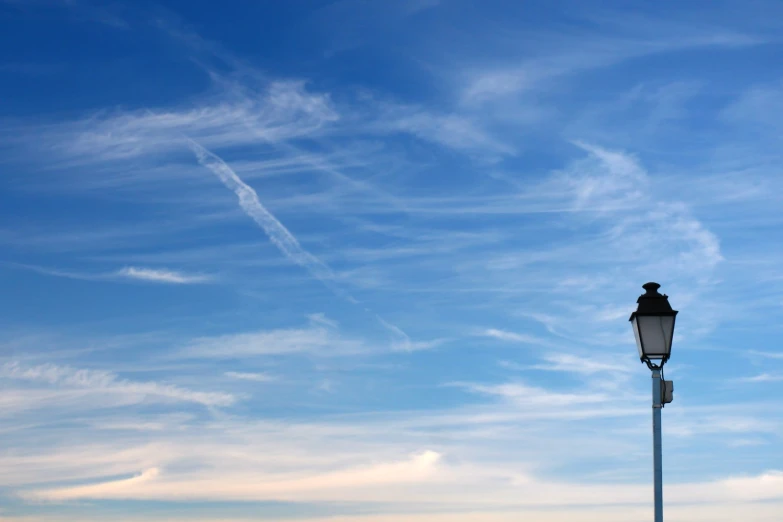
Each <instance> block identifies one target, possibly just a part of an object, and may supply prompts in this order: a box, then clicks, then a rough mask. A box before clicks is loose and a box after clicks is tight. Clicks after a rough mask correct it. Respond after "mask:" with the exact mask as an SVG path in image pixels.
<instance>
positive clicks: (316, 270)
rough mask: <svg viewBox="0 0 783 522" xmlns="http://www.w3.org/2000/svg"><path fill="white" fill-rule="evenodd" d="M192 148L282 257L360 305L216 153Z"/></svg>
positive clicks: (404, 338)
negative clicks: (264, 233)
mask: <svg viewBox="0 0 783 522" xmlns="http://www.w3.org/2000/svg"><path fill="white" fill-rule="evenodd" d="M186 139H187V140H188V143H189V144H190V148H191V149H192V150H193V152H194V153H195V154H196V158H197V159H198V162H199V163H200V164H201V165H203V166H204V167H206V168H208V169H209V170H211V171H212V172H213V173H214V174H215V175H216V176H217V177H218V178H219V179H220V181H222V182H223V184H224V185H225V186H226V187H228V188H230V189H231V190H232V191H234V193H235V194H236V195H237V197H238V198H239V206H240V207H242V210H244V211H245V213H246V214H247V215H248V216H250V217H251V218H253V220H254V221H255V222H256V223H258V225H259V226H260V227H261V228H262V229H263V230H264V232H266V235H267V236H269V239H271V240H272V242H273V243H274V244H275V245H276V246H277V248H279V249H280V250H281V251H282V252H283V254H284V255H285V256H286V257H287V258H288V259H290V260H291V261H293V262H294V263H296V264H297V265H300V266H302V267H304V268H305V269H307V271H309V272H310V273H311V274H312V275H313V277H315V278H316V279H318V280H320V281H321V282H323V283H324V285H326V286H327V288H329V289H330V290H331V291H332V292H334V293H335V294H336V295H338V296H340V297H343V298H345V299H347V300H348V301H350V302H352V303H354V304H359V301H357V300H356V299H354V298H353V297H352V296H351V295H349V294H347V293H346V292H344V291H343V290H341V289H340V288H338V287H337V285H336V283H335V279H336V278H335V274H334V272H332V269H331V268H329V267H328V266H326V265H325V264H324V263H323V262H322V261H321V260H320V259H318V258H317V257H315V256H314V255H312V254H311V253H310V252H308V251H307V250H305V249H304V248H302V245H300V244H299V241H297V240H296V238H295V237H294V236H293V234H291V232H289V231H288V229H287V228H285V226H283V224H282V223H280V222H279V221H278V220H277V218H276V217H275V216H273V215H272V213H271V212H269V211H268V210H267V209H266V208H265V207H264V205H262V204H261V201H259V199H258V194H257V193H256V191H255V190H253V188H252V187H250V186H249V185H248V184H247V183H245V182H244V181H242V179H241V178H240V177H239V176H238V175H237V173H236V172H234V170H233V169H232V168H231V167H229V166H228V164H226V162H225V161H223V160H222V159H221V158H220V157H219V156H218V155H217V154H215V153H214V152H211V151H209V150H207V149H206V148H204V147H203V146H201V145H199V144H198V143H196V142H195V141H193V140H192V139H190V138H186ZM364 309H365V311H366V312H368V313H371V314H372V313H373V312H372V311H371V310H370V309H369V308H366V307H365V308H364ZM374 315H375V317H376V319H377V320H378V321H379V322H380V323H381V324H382V325H383V326H384V327H385V328H387V329H388V330H390V331H391V332H393V333H394V334H395V335H396V336H397V337H398V338H400V339H401V341H402V346H403V347H404V348H406V349H410V347H411V346H412V344H411V340H410V337H408V334H406V333H405V332H404V331H403V330H402V329H401V328H399V327H398V326H395V325H393V324H391V323H389V322H388V321H385V320H384V319H383V318H381V316H379V315H378V314H374Z"/></svg>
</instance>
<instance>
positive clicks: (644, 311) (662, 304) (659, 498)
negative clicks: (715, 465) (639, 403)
mask: <svg viewBox="0 0 783 522" xmlns="http://www.w3.org/2000/svg"><path fill="white" fill-rule="evenodd" d="M660 287H661V285H659V284H658V283H647V284H645V285H642V288H644V289H645V290H646V293H644V294H642V295H641V296H639V299H637V300H636V302H637V303H638V306H637V307H636V311H635V312H634V313H632V314H631V318H630V319H629V320H630V321H631V324H632V325H633V333H634V336H635V337H636V347H637V348H638V349H639V358H640V359H641V360H642V362H644V363H646V364H647V367H648V368H650V370H652V380H653V389H652V392H653V401H652V407H653V478H654V481H655V497H654V498H655V522H663V470H662V455H661V453H662V452H661V408H663V405H664V404H668V403H670V402H671V401H672V391H673V389H674V386H673V383H672V381H667V380H662V379H663V365H664V364H665V363H666V361H668V360H669V356H670V355H671V350H672V337H673V336H674V319H675V318H676V317H677V311H676V310H672V307H671V305H670V304H669V296H667V295H666V294H664V295H661V294H659V293H658V289H659V288H660ZM654 361H660V362H659V363H658V364H656V363H655V362H654Z"/></svg>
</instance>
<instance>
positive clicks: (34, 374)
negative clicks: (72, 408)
mask: <svg viewBox="0 0 783 522" xmlns="http://www.w3.org/2000/svg"><path fill="white" fill-rule="evenodd" d="M0 377H3V378H5V379H10V380H16V381H30V382H32V383H40V384H46V385H51V386H54V387H55V388H58V389H63V390H71V391H78V390H81V391H83V392H84V393H85V394H88V395H90V396H91V397H92V399H93V401H96V402H98V403H100V402H101V398H102V396H108V397H109V400H110V401H111V398H112V397H115V398H117V399H118V400H120V401H121V402H123V403H126V404H135V403H142V402H145V401H149V400H152V401H164V402H166V401H174V402H192V403H197V404H201V405H204V406H230V405H231V404H233V403H234V401H235V400H236V398H235V397H234V396H233V395H231V394H229V393H224V392H202V391H194V390H190V389H187V388H183V387H180V386H176V385H173V384H166V383H160V382H154V381H147V382H143V381H132V380H129V379H122V378H120V377H118V376H117V375H116V374H115V373H113V372H108V371H104V370H89V369H76V368H72V367H69V366H58V365H53V364H43V365H36V366H25V365H22V364H20V363H18V362H7V363H4V364H3V365H2V366H0ZM41 391H44V390H41ZM28 392H29V390H28ZM30 395H31V400H29V401H25V402H26V404H27V406H36V400H35V396H34V394H32V393H31V394H30ZM45 406H46V404H45V403H41V404H37V407H45Z"/></svg>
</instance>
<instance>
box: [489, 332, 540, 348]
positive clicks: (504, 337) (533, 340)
mask: <svg viewBox="0 0 783 522" xmlns="http://www.w3.org/2000/svg"><path fill="white" fill-rule="evenodd" d="M483 335H484V336H486V337H491V338H492V339H499V340H501V341H510V342H515V343H525V344H535V345H540V344H547V342H546V340H544V339H541V338H539V337H536V336H533V335H528V334H521V333H516V332H509V331H506V330H498V329H496V328H489V329H487V330H485V331H484V333H483Z"/></svg>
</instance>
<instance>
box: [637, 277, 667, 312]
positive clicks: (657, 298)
mask: <svg viewBox="0 0 783 522" xmlns="http://www.w3.org/2000/svg"><path fill="white" fill-rule="evenodd" d="M660 287H661V285H659V284H658V283H645V284H644V285H642V288H644V289H645V290H646V293H644V294H642V295H640V296H639V299H637V300H636V302H637V303H639V305H638V306H637V307H636V312H637V313H640V314H659V313H662V314H666V313H672V312H673V313H675V314H676V313H677V312H675V311H674V310H672V306H671V305H670V304H669V296H668V295H666V294H663V295H661V294H660V293H658V289H659V288H660Z"/></svg>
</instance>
